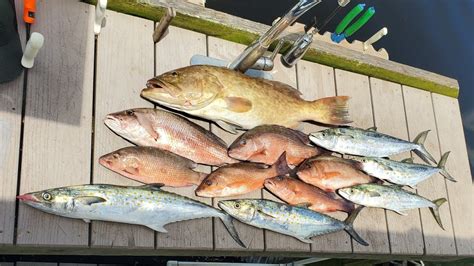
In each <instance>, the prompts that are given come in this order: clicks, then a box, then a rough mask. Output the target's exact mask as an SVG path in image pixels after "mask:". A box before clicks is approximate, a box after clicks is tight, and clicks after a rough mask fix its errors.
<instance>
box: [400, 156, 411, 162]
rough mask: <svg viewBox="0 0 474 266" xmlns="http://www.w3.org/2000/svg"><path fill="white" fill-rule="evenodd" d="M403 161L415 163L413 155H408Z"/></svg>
mask: <svg viewBox="0 0 474 266" xmlns="http://www.w3.org/2000/svg"><path fill="white" fill-rule="evenodd" d="M401 162H402V163H413V157H408V158H406V159H403V160H402V161H401Z"/></svg>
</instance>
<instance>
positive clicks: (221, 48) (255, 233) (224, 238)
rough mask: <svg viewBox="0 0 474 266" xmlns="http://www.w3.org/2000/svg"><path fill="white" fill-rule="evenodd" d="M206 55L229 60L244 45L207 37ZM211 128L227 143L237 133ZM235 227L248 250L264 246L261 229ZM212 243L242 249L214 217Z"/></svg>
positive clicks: (254, 194) (220, 247)
mask: <svg viewBox="0 0 474 266" xmlns="http://www.w3.org/2000/svg"><path fill="white" fill-rule="evenodd" d="M207 45H208V56H210V57H213V58H219V59H223V60H231V59H233V58H235V57H236V56H237V55H239V54H240V53H241V52H242V51H243V50H244V49H245V46H243V45H240V44H236V43H231V42H228V41H224V40H221V39H217V38H214V37H208V41H207ZM211 129H212V132H214V134H216V135H218V136H219V137H221V138H222V139H223V140H224V141H225V142H227V144H230V143H232V142H233V141H234V140H235V139H236V138H237V137H238V135H232V134H230V133H228V132H226V131H224V130H222V129H221V128H219V127H218V126H216V125H215V124H211ZM261 197H262V192H261V191H254V192H252V193H249V194H246V195H242V196H240V197H232V198H234V199H235V198H261ZM224 199H225V198H218V199H214V200H213V204H214V206H215V207H217V202H218V201H219V200H224ZM235 227H236V229H237V231H238V233H239V236H240V239H241V240H242V241H243V242H244V243H245V244H246V245H247V246H248V250H263V248H264V243H263V241H264V237H263V230H262V229H258V228H255V227H252V226H249V225H246V224H243V223H240V222H238V221H235ZM214 243H215V249H216V250H239V249H242V247H240V246H239V245H238V244H237V243H236V242H235V241H234V240H233V239H232V237H231V236H230V235H229V233H228V232H227V230H226V229H225V227H224V225H223V224H222V222H221V221H219V220H217V219H214Z"/></svg>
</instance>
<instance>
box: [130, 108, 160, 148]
mask: <svg viewBox="0 0 474 266" xmlns="http://www.w3.org/2000/svg"><path fill="white" fill-rule="evenodd" d="M134 114H135V116H136V117H137V120H138V123H140V125H141V126H142V127H143V128H144V129H145V130H146V132H147V133H148V134H150V136H151V137H152V138H153V139H154V140H155V141H157V140H158V138H160V135H159V134H158V132H156V130H155V129H154V128H153V125H152V124H151V121H150V120H149V119H147V118H146V117H145V116H144V115H143V114H142V113H140V112H134Z"/></svg>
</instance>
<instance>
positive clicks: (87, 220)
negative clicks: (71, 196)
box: [82, 219, 91, 224]
mask: <svg viewBox="0 0 474 266" xmlns="http://www.w3.org/2000/svg"><path fill="white" fill-rule="evenodd" d="M82 220H83V221H84V222H86V223H88V224H89V223H91V220H89V219H82Z"/></svg>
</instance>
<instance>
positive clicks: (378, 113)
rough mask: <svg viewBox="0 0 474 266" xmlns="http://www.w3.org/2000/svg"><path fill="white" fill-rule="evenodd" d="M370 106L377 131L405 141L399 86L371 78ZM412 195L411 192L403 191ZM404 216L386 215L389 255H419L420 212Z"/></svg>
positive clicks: (405, 154) (421, 249)
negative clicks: (372, 108) (371, 104)
mask: <svg viewBox="0 0 474 266" xmlns="http://www.w3.org/2000/svg"><path fill="white" fill-rule="evenodd" d="M370 84H371V91H372V103H373V107H374V110H373V111H374V119H375V126H376V127H377V131H378V132H381V133H384V134H388V135H391V136H394V137H397V138H400V139H405V140H408V139H409V138H408V129H407V122H406V118H405V106H404V103H403V95H402V87H401V86H400V84H396V83H392V82H388V81H383V80H380V79H375V78H371V79H370ZM408 157H410V153H409V152H406V153H403V154H399V155H395V156H392V157H391V159H393V160H402V159H405V158H408ZM407 190H410V191H413V192H416V191H415V190H414V189H407ZM407 214H408V215H407V216H402V215H399V214H397V213H394V212H391V211H387V212H386V215H387V225H388V233H389V239H390V247H391V253H392V254H407V255H408V254H410V255H412V254H413V255H421V254H423V248H424V245H423V235H422V230H421V221H420V212H419V211H418V210H411V211H408V212H407Z"/></svg>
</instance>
